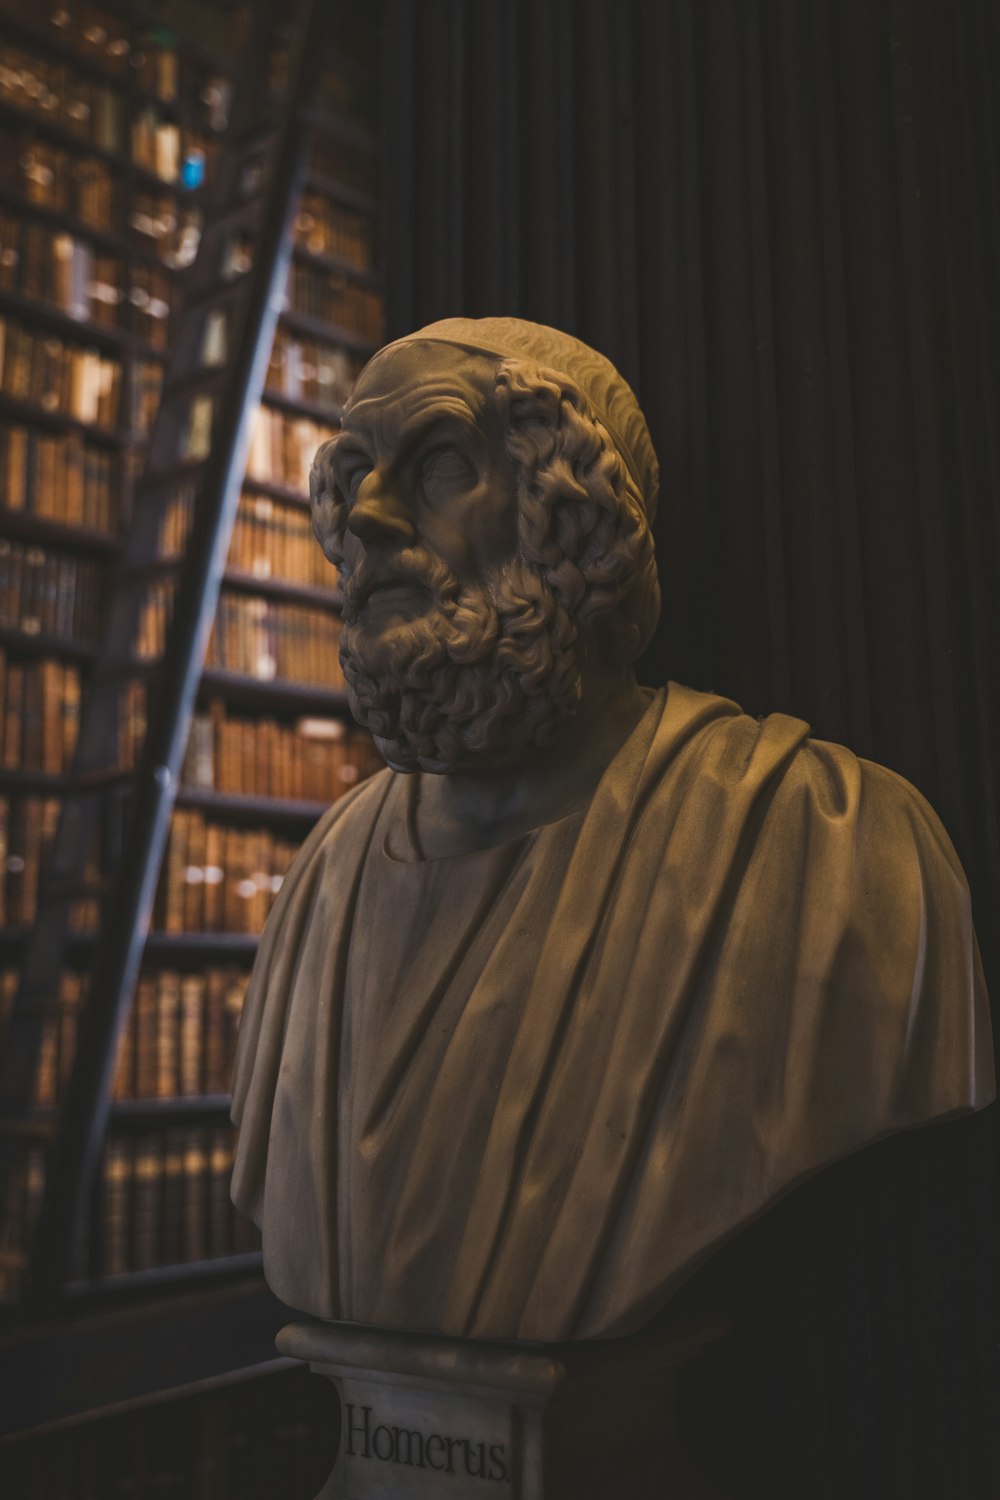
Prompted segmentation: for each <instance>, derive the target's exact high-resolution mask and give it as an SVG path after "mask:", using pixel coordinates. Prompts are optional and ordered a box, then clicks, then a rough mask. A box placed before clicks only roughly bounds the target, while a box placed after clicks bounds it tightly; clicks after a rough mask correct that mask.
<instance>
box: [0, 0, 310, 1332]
mask: <svg viewBox="0 0 1000 1500" xmlns="http://www.w3.org/2000/svg"><path fill="white" fill-rule="evenodd" d="M329 9H330V8H329V6H328V5H326V4H325V3H324V0H270V3H268V4H265V5H261V6H260V7H257V8H256V19H255V28H254V29H252V31H251V36H250V45H249V50H248V57H247V59H246V66H244V67H243V68H241V70H240V74H239V76H238V78H237V80H236V90H235V97H234V107H233V115H232V122H231V124H230V126H229V129H228V130H227V132H226V135H225V136H224V137H223V138H222V140H221V141H220V143H219V147H218V155H217V159H216V161H215V163H214V166H213V171H212V175H211V178H210V180H209V182H208V184H207V186H206V193H207V195H208V196H207V201H206V203H205V208H204V220H203V228H202V235H201V240H200V244H199V248H198V253H197V257H196V259H195V262H194V265H193V266H192V268H191V270H190V272H189V279H188V281H187V283H186V286H185V289H184V292H183V295H182V299H181V303H180V307H179V310H178V313H177V315H176V322H175V324H174V329H173V334H172V340H171V343H172V347H171V352H170V356H169V360H168V363H167V366H166V370H165V375H164V383H163V387H162V392H161V395H160V401H159V406H158V409H157V412H156V416H155V418H154V421H153V425H152V430H151V433H150V439H149V444H148V448H147V451H146V455H145V467H144V469H143V472H142V475H141V476H140V478H139V479H138V481H137V484H136V488H135V504H134V508H133V519H132V523H131V527H130V531H129V534H128V536H127V539H126V542H125V547H124V551H123V556H122V564H121V567H120V569H119V572H118V575H117V578H116V582H115V585H114V588H113V592H112V596H111V598H110V599H109V601H108V608H107V613H106V617H105V618H106V624H105V628H104V631H103V637H102V642H101V646H100V649H99V652H98V655H97V660H96V663H95V668H94V672H93V675H92V677H91V680H90V683H89V687H88V691H87V693H86V696H85V698H84V702H83V705H82V711H81V718H80V731H79V738H78V742H77V748H76V753H75V756H74V759H73V762H72V766H71V768H70V772H69V775H68V778H67V783H66V788H65V793H64V800H63V803H62V809H61V813H60V817H59V821H58V824H57V827H56V830H55V834H54V838H53V843H52V848H51V852H50V855H49V859H48V862H47V866H46V868H45V870H44V872H43V879H42V882H41V884H40V888H39V895H38V907H37V915H36V919H35V923H34V925H33V928H32V930H31V933H30V935H29V937H28V940H27V945H26V950H25V957H24V964H23V969H22V974H21V979H20V984H19V988H18V993H17V996H16V999H15V1002H14V1010H13V1014H12V1017H11V1021H10V1024H9V1028H8V1031H7V1037H6V1044H5V1046H4V1049H3V1055H2V1057H0V1119H2V1120H4V1121H5V1122H7V1125H8V1127H11V1128H9V1129H8V1131H7V1133H6V1134H5V1137H4V1141H3V1148H2V1149H0V1194H2V1190H3V1182H2V1178H3V1177H4V1175H5V1172H4V1166H5V1165H6V1167H7V1168H8V1169H9V1166H10V1156H11V1146H12V1141H13V1140H14V1139H16V1136H17V1133H18V1129H17V1122H19V1121H20V1122H21V1123H22V1126H27V1128H28V1132H29V1133H30V1124H29V1123H28V1121H27V1120H26V1116H27V1115H28V1111H29V1108H30V1101H31V1094H32V1085H33V1080H34V1073H35V1067H36V1064H37V1058H38V1054H39V1050H40V1046H41V1036H42V1028H43V1020H44V1015H45V1013H46V1011H47V1010H49V1011H51V1007H52V1004H53V997H54V996H55V995H56V994H57V992H58V984H59V976H60V972H61V970H62V968H63V966H64V964H65V963H66V960H67V957H68V955H69V952H70V947H71V944H72V943H73V942H74V940H75V941H77V942H79V940H80V934H79V932H75V931H74V912H75V911H76V912H77V913H78V912H79V906H78V903H80V902H81V901H83V902H86V901H93V899H94V897H95V894H96V895H97V896H98V897H99V900H100V905H101V921H100V924H99V927H98V930H97V933H96V937H95V940H94V954H93V963H92V966H91V970H90V975H91V978H90V987H89V993H88V996H87V1001H86V1005H85V1007H84V1010H83V1012H82V1015H81V1018H80V1028H79V1035H78V1040H77V1046H76V1052H75V1057H74V1061H73V1066H72V1071H71V1074H70V1078H69V1082H68V1086H67V1089H66V1094H65V1098H64V1100H63V1102H62V1104H61V1106H60V1108H59V1110H58V1112H57V1114H56V1116H55V1118H54V1121H53V1122H52V1127H51V1130H50V1145H49V1148H48V1163H47V1171H46V1180H45V1188H44V1194H43V1197H42V1203H41V1208H40V1211H39V1216H38V1220H37V1224H36V1227H35V1231H34V1234H33V1236H32V1239H31V1242H30V1250H29V1253H28V1256H27V1264H26V1266H25V1268H24V1273H23V1276H22V1283H21V1298H20V1304H21V1311H22V1314H24V1315H26V1316H29V1317H35V1316H39V1315H43V1314H45V1313H46V1312H47V1311H49V1310H51V1309H53V1308H54V1307H55V1306H56V1305H58V1303H59V1301H60V1297H61V1294H62V1290H63V1287H64V1285H65V1283H66V1279H67V1275H68V1269H69V1266H70V1260H71V1256H72V1253H73V1249H74V1242H75V1236H76V1234H77V1233H78V1226H79V1225H80V1224H81V1223H82V1222H83V1219H84V1214H85V1211H86V1205H87V1203H88V1200H89V1198H90V1197H91V1192H92V1185H93V1182H94V1177H95V1173H96V1171H97V1167H98V1162H99V1158H100V1153H101V1149H102V1145H103V1141H104V1136H105V1131H106V1128H107V1123H108V1117H109V1111H110V1093H111V1082H112V1073H113V1068H114V1062H115V1052H116V1043H117V1038H118V1035H119V1032H120V1029H121V1027H122V1025H123V1024H124V1022H125V1020H126V1018H127V1015H128V1008H129V1004H130V1001H131V997H132V994H133V992H134V989H135V984H136V980H137V977H138V972H139V966H140V963H141V959H142V952H143V947H144V944H145V940H146V936H147V933H148V929H149V923H150V916H151V911H152V906H153V899H154V895H155V890H156V882H157V878H158V874H159V869H160V864H161V862H162V858H163V853H164V848H165V845H166V839H167V834H168V830H169V823H170V817H171V813H172V811H173V805H174V798H175V793H176V787H177V782H178V777H179V774H180V768H181V762H182V758H183V754H184V748H185V744H186V740H187V735H188V729H189V726H190V720H191V714H192V710H193V705H194V700H195V695H196V692H197V687H198V679H199V676H200V673H201V669H202V665H203V661H204V657H205V652H206V649H207V645H208V640H209V634H210V630H211V626H212V620H213V617H214V615H215V609H216V604H217V601H218V596H219V588H220V583H221V579H222V574H223V570H224V567H225V559H226V554H227V551H228V547H229V540H230V535H231V532H232V527H233V523H234V519H235V514H236V509H237V506H238V503H239V492H240V483H241V479H242V475H243V470H244V467H245V463H246V457H247V449H248V446H249V440H250V424H251V421H252V417H253V412H254V410H255V408H256V406H257V404H258V402H259V400H260V396H261V393H262V391H263V387H264V381H265V377H266V372H267V364H268V357H269V353H270V349H271V343H272V340H273V337H274V331H275V324H276V321H277V318H278V314H279V310H280V301H281V297H282V293H283V289H284V284H285V279H286V275H287V271H288V263H289V259H290V255H291V247H292V230H293V222H294V214H295V211H296V204H297V199H298V196H299V193H300V190H301V187H302V183H303V179H304V174H305V170H306V162H307V153H308V147H309V143H310V139H311V133H312V126H313V120H314V115H315V109H316V102H317V99H318V94H319V87H320V78H321V70H322V65H323V52H324V45H323V44H324V39H325V35H326V30H325V28H326V24H327V18H328V16H329ZM285 56H287V67H285V68H283V69H282V68H281V66H280V62H281V59H282V58H283V57H285ZM276 63H277V64H278V68H277V71H278V73H279V75H280V84H279V86H278V87H277V88H276V87H275V86H274V74H275V70H276ZM179 492H181V493H186V494H187V495H188V496H190V497H192V503H191V509H190V517H191V524H190V531H189V534H188V535H187V537H186V539H185V540H183V541H182V542H181V544H180V547H179V549H178V550H176V551H174V552H173V553H172V554H169V555H165V552H164V540H165V531H166V529H167V527H168V524H169V523H170V521H171V517H172V516H174V515H175V514H176V503H177V498H178V493H179ZM172 507H173V510H172ZM171 529H173V528H172V527H171ZM171 603H172V608H171V607H170V605H171ZM168 621H169V623H168ZM151 630H152V634H153V635H154V636H157V637H159V639H158V640H151V635H150V633H151ZM154 648H155V649H154ZM136 683H142V684H144V690H145V695H146V703H147V705H148V729H147V731H146V735H145V743H144V748H143V753H142V755H141V757H140V758H139V765H138V770H137V771H135V772H132V771H125V770H123V768H122V767H121V765H120V761H119V755H118V744H117V734H116V732H115V726H117V725H118V724H119V723H120V715H121V712H122V709H121V705H122V703H123V702H124V701H125V700H126V698H127V696H128V694H129V693H130V692H131V693H133V694H134V692H135V684H136ZM126 793H127V794H128V796H129V800H130V811H129V816H128V818H127V820H125V819H122V820H121V826H122V827H123V828H124V830H125V832H124V836H123V838H122V839H119V841H118V847H117V848H113V847H112V843H113V840H111V835H110V828H111V826H112V824H113V822H114V807H115V799H116V798H117V799H118V806H119V807H120V806H121V799H122V797H123V795H124V794H126ZM102 838H103V839H104V841H105V844H106V847H105V850H104V856H103V858H104V863H105V867H106V866H107V864H108V863H109V862H110V863H113V865H114V868H113V869H111V870H108V871H107V872H106V874H105V877H104V878H103V879H102V880H101V881H100V882H99V883H98V886H97V888H96V892H95V888H94V885H93V882H92V880H91V879H90V878H89V877H88V871H89V870H91V869H92V868H93V866H94V860H95V851H99V846H100V841H101V840H102ZM0 1201H4V1200H3V1197H2V1196H0Z"/></svg>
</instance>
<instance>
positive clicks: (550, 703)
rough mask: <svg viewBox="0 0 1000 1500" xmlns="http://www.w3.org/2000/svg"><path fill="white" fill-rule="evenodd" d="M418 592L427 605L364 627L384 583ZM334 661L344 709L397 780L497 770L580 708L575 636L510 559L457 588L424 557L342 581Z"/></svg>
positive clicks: (367, 567)
mask: <svg viewBox="0 0 1000 1500" xmlns="http://www.w3.org/2000/svg"><path fill="white" fill-rule="evenodd" d="M389 581H391V582H402V581H406V582H411V583H415V584H417V585H419V586H421V587H423V588H425V589H426V590H427V592H428V594H429V595H430V598H431V601H432V602H431V605H430V607H429V608H428V609H427V611H426V612H425V613H424V614H421V615H420V616H419V617H418V618H416V619H414V620H409V621H407V622H406V623H405V624H399V625H396V626H393V627H391V628H389V629H386V630H384V631H381V632H379V633H372V634H369V632H368V631H367V630H366V629H365V627H364V626H363V625H362V624H361V623H360V620H359V616H360V612H361V610H362V608H363V606H364V603H365V601H366V600H367V598H368V596H369V594H370V593H371V592H372V590H373V588H375V587H376V586H377V585H378V584H380V583H385V582H389ZM342 582H343V589H344V624H343V630H342V633H341V644H340V660H341V662H342V664H343V668H344V676H345V677H346V679H347V689H348V696H349V698H350V702H351V710H352V712H353V714H354V716H355V718H357V719H358V720H359V721H360V722H361V723H362V724H364V725H365V727H366V728H367V729H368V730H369V731H370V732H371V734H372V735H373V736H374V739H375V742H376V744H377V745H378V747H379V750H380V751H381V753H382V755H383V756H384V757H385V759H386V760H387V761H388V763H389V765H390V766H392V767H393V768H394V770H397V771H415V770H417V769H420V770H423V771H434V772H448V771H455V770H458V769H459V768H462V769H466V768H473V767H475V766H494V765H501V764H504V763H507V762H510V761H514V760H517V759H518V758H519V756H521V755H523V754H524V752H525V751H526V750H528V749H529V748H531V747H534V746H543V745H546V744H549V743H550V742H551V741H552V740H553V739H554V738H555V736H556V735H557V733H558V732H559V730H560V729H561V728H562V726H563V724H564V723H565V722H566V720H567V719H568V718H569V717H570V715H571V714H572V713H573V711H574V709H575V708H576V706H577V703H578V702H579V699H580V673H579V669H578V667H577V661H576V649H575V648H576V638H577V631H576V626H575V624H574V622H573V619H572V616H571V615H570V613H569V611H568V610H567V609H566V608H565V607H564V606H563V605H562V604H561V603H560V602H559V601H558V600H557V598H556V596H555V594H554V593H553V591H552V589H551V588H550V587H549V585H548V584H547V583H546V582H545V580H544V579H543V578H542V577H541V576H540V575H539V574H538V572H537V571H536V570H535V569H533V568H531V567H530V566H528V565H526V564H524V563H522V562H520V561H517V562H514V563H512V564H510V565H509V566H506V567H504V568H503V569H501V570H499V571H497V572H495V573H493V574H491V575H489V576H488V577H487V578H485V579H484V582H483V584H482V585H474V586H465V587H463V586H462V585H461V584H460V583H459V580H458V579H457V578H456V576H455V574H454V573H452V571H451V570H450V569H449V568H448V567H447V566H446V565H445V564H444V563H443V562H442V561H441V560H440V558H438V557H436V556H435V555H434V554H432V553H430V552H427V551H426V550H425V549H423V548H419V547H413V548H406V549H404V550H402V551H399V552H394V553H392V555H391V557H388V558H386V559H384V560H381V561H379V560H378V559H376V558H374V557H373V556H372V555H370V554H369V555H366V557H365V559H364V561H362V562H361V564H360V565H359V566H358V567H357V568H356V569H355V570H354V572H353V573H351V574H348V575H343V576H342Z"/></svg>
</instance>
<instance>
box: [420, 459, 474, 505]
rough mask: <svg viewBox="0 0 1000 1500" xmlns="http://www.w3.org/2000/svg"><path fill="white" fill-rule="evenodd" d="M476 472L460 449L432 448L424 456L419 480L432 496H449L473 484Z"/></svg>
mask: <svg viewBox="0 0 1000 1500" xmlns="http://www.w3.org/2000/svg"><path fill="white" fill-rule="evenodd" d="M476 477H477V476H476V470H475V468H474V466H473V464H472V463H471V462H470V460H469V459H468V458H467V457H466V455H465V454H464V453H463V452H462V450H461V448H453V447H445V448H433V449H432V450H431V451H430V453H427V454H425V455H424V458H423V460H422V461H421V465H420V478H421V480H422V482H423V485H424V488H425V489H427V490H428V491H430V492H431V493H432V494H435V495H437V494H441V495H446V494H451V493H455V492H457V491H459V490H464V489H468V488H469V486H470V485H471V484H474V483H475V480H476Z"/></svg>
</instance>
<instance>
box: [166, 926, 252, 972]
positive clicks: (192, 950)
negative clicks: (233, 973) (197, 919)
mask: <svg viewBox="0 0 1000 1500" xmlns="http://www.w3.org/2000/svg"><path fill="white" fill-rule="evenodd" d="M259 942H260V937H259V935H258V934H257V933H255V932H253V933H251V932H151V933H150V934H149V937H148V938H147V939H146V948H145V953H144V956H143V961H144V963H147V964H149V963H158V964H160V963H167V964H174V963H176V964H177V966H178V968H183V967H185V966H186V965H185V963H184V962H183V961H184V960H186V961H187V964H190V965H191V966H198V965H202V964H206V963H225V962H226V960H228V959H232V960H234V961H235V960H237V959H239V960H250V959H252V958H253V956H254V954H255V953H256V952H257V945H258V943H259Z"/></svg>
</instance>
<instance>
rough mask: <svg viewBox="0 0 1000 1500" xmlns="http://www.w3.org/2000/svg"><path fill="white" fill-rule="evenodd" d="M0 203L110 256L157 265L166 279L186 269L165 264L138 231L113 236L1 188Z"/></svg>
mask: <svg viewBox="0 0 1000 1500" xmlns="http://www.w3.org/2000/svg"><path fill="white" fill-rule="evenodd" d="M0 204H3V206H4V207H5V208H9V209H11V210H13V212H14V213H19V214H23V215H24V216H25V217H26V218H34V219H37V220H38V221H39V222H40V223H43V224H49V225H50V226H51V227H52V228H53V229H56V230H62V231H64V232H65V233H67V234H72V235H74V236H75V237H76V238H77V239H82V240H91V241H92V242H93V244H95V245H96V246H97V247H98V248H99V249H101V250H108V251H110V252H111V253H112V254H113V255H121V256H124V257H126V258H128V259H129V260H138V261H142V262H143V264H144V265H151V266H158V267H159V268H160V270H162V271H164V272H165V273H166V275H167V276H169V277H172V278H175V277H180V276H183V275H184V273H185V271H186V270H187V269H188V268H187V267H186V266H184V267H181V266H172V265H171V264H170V263H169V261H165V260H164V259H163V258H162V256H160V255H158V254H157V252H156V251H155V250H154V249H153V247H152V244H151V243H149V242H148V237H147V236H140V235H139V234H138V232H136V237H135V240H134V241H133V240H132V239H130V238H129V237H128V236H127V235H122V234H113V233H112V232H111V231H110V230H109V229H101V228H95V226H94V225H93V224H90V223H88V221H87V220H86V219H81V218H78V217H77V216H76V215H75V214H71V213H64V212H63V210H62V209H59V208H51V207H49V206H48V205H46V204H43V203H32V202H31V201H30V199H28V198H25V197H24V195H23V193H15V192H12V191H11V190H10V189H9V188H5V187H0Z"/></svg>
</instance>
